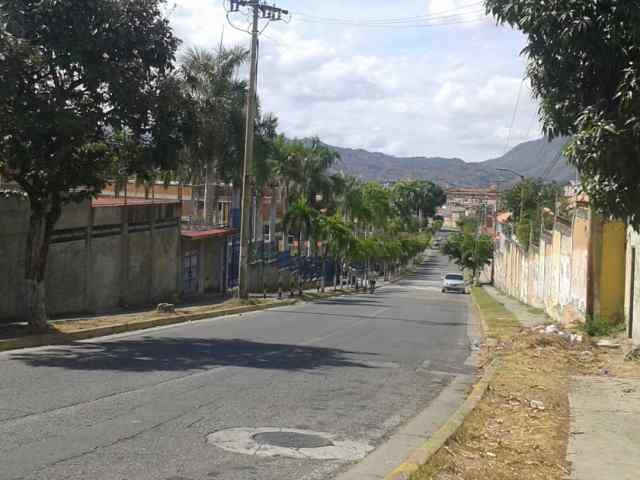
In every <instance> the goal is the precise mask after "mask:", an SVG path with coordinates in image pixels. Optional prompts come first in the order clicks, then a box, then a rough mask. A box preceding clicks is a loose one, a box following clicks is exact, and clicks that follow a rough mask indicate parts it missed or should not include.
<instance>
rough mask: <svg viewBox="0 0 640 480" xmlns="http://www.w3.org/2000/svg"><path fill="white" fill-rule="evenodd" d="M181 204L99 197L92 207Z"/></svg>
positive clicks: (154, 200)
mask: <svg viewBox="0 0 640 480" xmlns="http://www.w3.org/2000/svg"><path fill="white" fill-rule="evenodd" d="M176 204H180V202H179V201H178V200H167V199H162V198H156V199H150V198H137V197H127V200H126V202H125V199H124V197H117V198H116V197H102V196H101V197H98V198H94V199H93V200H92V201H91V206H92V207H94V208H95V207H122V206H124V205H176Z"/></svg>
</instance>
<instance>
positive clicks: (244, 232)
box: [231, 0, 289, 300]
mask: <svg viewBox="0 0 640 480" xmlns="http://www.w3.org/2000/svg"><path fill="white" fill-rule="evenodd" d="M240 7H248V8H251V9H252V10H253V22H252V27H251V32H250V33H251V70H250V73H249V96H248V97H247V121H246V124H245V125H246V132H245V142H244V161H243V165H242V206H241V210H240V215H241V217H240V272H239V279H238V295H239V297H240V298H241V299H244V300H247V299H248V298H249V244H250V237H251V212H250V210H251V196H252V193H253V185H252V180H251V167H252V165H253V153H254V146H255V143H254V133H255V118H256V91H257V83H258V35H259V33H260V32H259V30H258V26H259V25H258V24H259V21H260V17H262V18H263V19H265V20H267V21H269V22H271V21H277V20H282V15H283V14H284V15H288V13H289V12H288V11H287V10H283V9H280V8H277V7H276V6H275V5H273V6H271V5H267V4H265V3H262V2H261V1H260V0H231V12H238V11H240Z"/></svg>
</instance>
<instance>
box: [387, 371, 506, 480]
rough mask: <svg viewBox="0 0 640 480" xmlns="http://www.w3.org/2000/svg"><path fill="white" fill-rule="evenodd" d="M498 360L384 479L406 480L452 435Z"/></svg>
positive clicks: (486, 382) (484, 389)
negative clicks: (428, 435) (460, 402)
mask: <svg viewBox="0 0 640 480" xmlns="http://www.w3.org/2000/svg"><path fill="white" fill-rule="evenodd" d="M498 366H499V365H498V362H497V361H496V360H494V361H493V362H492V363H491V364H490V365H489V366H488V367H487V368H485V371H484V374H483V375H482V378H481V379H480V381H479V382H478V383H476V385H475V386H474V387H473V390H472V391H471V393H470V394H469V396H468V397H467V399H466V400H465V401H464V403H463V404H462V405H461V406H460V407H459V408H458V409H457V410H456V411H455V412H454V413H453V415H451V416H450V417H449V418H448V419H447V421H446V422H445V424H444V425H442V427H440V428H439V429H438V431H436V433H434V434H433V435H432V436H431V438H429V440H427V441H426V442H425V443H424V444H423V445H422V446H421V447H419V448H416V449H415V450H414V451H413V452H411V454H410V455H409V456H408V457H407V459H406V460H405V461H404V462H403V463H402V464H400V465H399V466H398V467H396V468H395V469H394V470H393V471H392V472H391V473H390V474H389V475H387V476H386V477H384V478H385V480H407V479H408V478H409V477H410V476H411V475H412V474H413V473H414V472H416V471H417V470H418V468H420V466H421V465H424V464H425V463H427V462H428V461H429V460H430V459H431V457H433V455H435V454H436V453H437V452H438V450H440V449H441V448H442V447H443V446H444V445H445V443H447V441H448V440H449V439H450V438H451V436H453V435H454V434H455V433H456V432H457V431H458V429H459V428H460V427H461V426H462V424H463V423H464V421H465V419H466V418H467V417H468V416H469V414H470V413H471V412H472V411H473V410H474V409H475V408H476V406H477V405H478V403H479V402H480V400H482V397H483V396H484V394H485V392H486V390H487V387H488V386H489V383H490V382H491V380H492V379H493V376H494V375H495V373H496V371H497V369H498Z"/></svg>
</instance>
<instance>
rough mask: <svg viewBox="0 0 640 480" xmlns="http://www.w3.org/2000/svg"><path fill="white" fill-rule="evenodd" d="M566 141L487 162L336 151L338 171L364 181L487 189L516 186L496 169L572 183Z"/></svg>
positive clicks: (527, 146) (537, 144)
mask: <svg viewBox="0 0 640 480" xmlns="http://www.w3.org/2000/svg"><path fill="white" fill-rule="evenodd" d="M565 143H566V139H556V140H554V141H552V142H548V141H547V140H546V139H540V140H534V141H531V142H525V143H522V144H520V145H517V146H516V147H514V148H513V149H511V150H510V151H508V152H507V153H506V154H505V155H504V156H502V157H499V158H495V159H491V160H486V161H484V162H474V163H471V162H465V161H464V160H461V159H459V158H443V157H394V156H391V155H386V154H384V153H379V152H368V151H366V150H362V149H350V148H341V147H333V146H332V148H333V149H335V150H336V151H337V152H338V153H340V156H341V162H340V165H339V166H338V167H337V168H338V170H342V171H344V173H346V174H349V175H354V176H357V177H360V178H362V179H363V180H377V181H392V180H401V179H405V178H419V179H425V180H431V181H433V182H435V183H438V184H440V185H442V186H445V187H450V186H458V187H487V186H489V185H493V184H495V183H496V182H501V183H512V182H514V181H515V180H516V179H517V177H514V176H513V175H511V174H509V173H505V172H499V171H497V170H496V168H509V169H512V170H515V171H517V172H520V173H522V174H523V175H525V176H527V177H541V178H544V179H545V180H555V181H557V182H561V183H564V182H568V181H569V180H572V179H574V178H575V175H576V174H575V169H574V168H573V167H571V166H569V165H568V164H567V162H566V160H565V158H564V157H563V156H562V155H561V153H560V151H561V149H562V147H563V146H564V145H565Z"/></svg>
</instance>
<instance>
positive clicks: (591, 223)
mask: <svg viewBox="0 0 640 480" xmlns="http://www.w3.org/2000/svg"><path fill="white" fill-rule="evenodd" d="M624 237H625V226H624V224H623V223H621V222H606V221H603V220H602V219H600V218H594V217H593V216H592V215H591V213H590V211H589V210H588V209H586V208H578V209H577V210H576V212H575V214H574V215H573V218H572V219H560V218H558V219H556V221H555V222H554V227H553V229H552V230H551V231H546V232H544V233H543V234H542V235H541V238H540V241H539V243H538V244H536V245H532V246H531V247H530V248H529V249H528V251H527V250H525V249H524V248H523V247H522V245H520V243H518V241H517V240H516V239H514V238H511V237H507V236H505V235H502V234H501V236H500V238H499V240H498V242H497V248H496V251H495V258H494V268H495V270H494V283H495V285H496V287H498V288H499V289H500V290H502V291H504V292H505V293H507V294H509V295H511V296H513V297H515V298H517V299H519V300H520V301H522V302H524V303H526V304H529V305H531V306H534V307H538V308H542V309H544V310H545V312H546V313H547V314H548V315H549V316H550V317H551V318H553V319H554V320H556V321H560V322H564V323H569V322H573V321H583V322H584V321H585V320H586V318H587V316H588V314H589V301H590V300H589V295H590V294H591V295H592V297H593V298H592V300H591V302H592V304H593V311H594V312H595V313H596V314H597V315H601V316H603V317H606V318H609V319H612V320H616V318H617V317H619V316H620V315H621V311H622V307H623V305H624V283H625V281H624V273H625V263H624V257H623V255H622V254H621V252H624V250H625V247H624V245H625V238H624ZM634 238H636V239H638V238H637V235H636V237H634ZM638 241H640V239H638ZM638 251H639V252H640V245H639V246H638ZM630 255H631V253H629V252H628V255H627V257H629V256H630ZM638 256H640V254H638ZM590 260H591V261H592V262H593V266H592V268H593V275H592V276H593V278H590V275H589V268H590V266H589V262H590ZM628 264H629V260H628V259H627V268H626V270H627V272H629V271H630V267H629V265H628ZM627 274H628V273H627ZM638 295H639V298H640V289H638Z"/></svg>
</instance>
